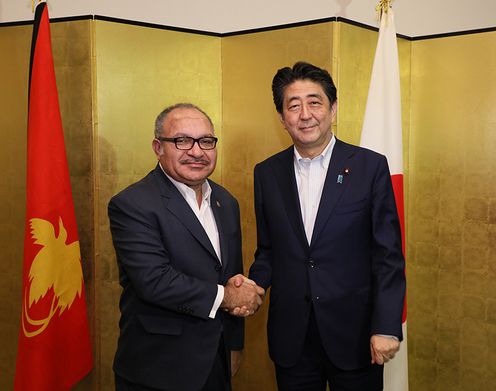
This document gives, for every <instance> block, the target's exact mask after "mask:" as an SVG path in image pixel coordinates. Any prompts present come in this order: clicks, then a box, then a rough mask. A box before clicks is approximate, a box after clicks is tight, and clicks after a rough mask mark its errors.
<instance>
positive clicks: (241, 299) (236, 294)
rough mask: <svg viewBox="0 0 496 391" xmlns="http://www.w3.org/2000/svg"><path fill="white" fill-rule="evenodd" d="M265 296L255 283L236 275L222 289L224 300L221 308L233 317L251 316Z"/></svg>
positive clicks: (263, 291)
mask: <svg viewBox="0 0 496 391" xmlns="http://www.w3.org/2000/svg"><path fill="white" fill-rule="evenodd" d="M264 296H265V290H264V289H263V288H261V287H259V286H258V285H257V284H256V283H255V281H253V280H250V279H249V278H247V277H245V276H243V275H242V274H236V275H235V276H233V277H231V278H230V279H229V280H228V281H227V284H226V285H225V287H224V300H223V301H222V304H221V308H222V309H223V310H224V311H227V312H229V313H230V314H231V315H235V316H242V317H245V316H249V315H253V314H254V313H255V312H256V311H257V310H258V308H259V307H260V305H261V304H262V300H263V298H264Z"/></svg>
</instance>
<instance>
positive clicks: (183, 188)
mask: <svg viewBox="0 0 496 391" xmlns="http://www.w3.org/2000/svg"><path fill="white" fill-rule="evenodd" d="M158 164H159V166H160V169H161V170H162V172H163V173H164V174H165V175H166V176H167V178H169V180H170V181H171V182H172V184H173V185H174V186H176V188H177V190H179V193H181V195H182V196H183V197H184V198H187V197H193V199H196V193H195V191H194V190H193V189H192V188H191V187H189V186H188V185H186V184H184V183H182V182H179V181H176V180H175V179H174V178H172V177H171V176H170V175H169V174H167V173H166V172H165V170H164V168H163V167H162V164H161V163H160V162H159V163H158ZM211 194H212V188H211V187H210V183H208V181H207V180H206V179H205V181H204V182H203V183H202V199H203V201H205V202H206V203H207V204H208V205H210V196H211Z"/></svg>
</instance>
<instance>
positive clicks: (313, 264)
mask: <svg viewBox="0 0 496 391" xmlns="http://www.w3.org/2000/svg"><path fill="white" fill-rule="evenodd" d="M308 267H311V268H314V267H315V262H314V261H312V260H311V259H309V260H308Z"/></svg>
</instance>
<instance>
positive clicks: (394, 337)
mask: <svg viewBox="0 0 496 391" xmlns="http://www.w3.org/2000/svg"><path fill="white" fill-rule="evenodd" d="M374 335H378V336H379V337H386V338H392V339H395V340H396V341H399V340H400V339H399V338H398V337H397V336H396V335H387V334H374Z"/></svg>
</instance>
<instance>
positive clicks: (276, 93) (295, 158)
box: [250, 62, 405, 391]
mask: <svg viewBox="0 0 496 391" xmlns="http://www.w3.org/2000/svg"><path fill="white" fill-rule="evenodd" d="M272 91H273V98H274V103H275V106H276V109H277V112H278V113H279V116H280V120H281V122H282V124H283V126H284V127H285V129H286V130H287V131H288V133H289V135H290V136H291V138H292V140H293V144H294V145H293V146H291V147H289V148H288V149H286V150H284V151H282V152H280V153H278V154H276V155H274V156H272V157H270V158H268V159H267V160H265V161H264V162H262V163H259V164H258V165H257V166H256V167H255V212H256V218H257V251H256V253H255V261H254V263H253V265H252V266H251V268H250V278H251V279H252V280H254V281H255V282H256V283H257V284H258V285H260V286H261V287H263V288H265V289H267V288H269V287H271V292H270V307H269V319H268V338H269V352H270V356H271V358H272V360H273V361H274V363H275V367H276V377H277V383H278V386H279V389H281V390H284V391H292V390H305V391H314V390H315V391H323V390H325V389H326V386H327V384H328V385H329V386H330V389H331V390H332V391H341V390H342V391H344V390H347V391H350V390H352V391H369V390H370V391H375V390H382V388H383V380H382V377H383V363H384V362H387V361H389V360H390V359H392V358H393V357H394V355H395V353H396V352H397V351H398V349H399V346H400V341H401V339H402V331H401V317H402V311H403V301H404V295H405V276H404V259H403V255H402V247H401V235H400V225H399V219H398V215H397V211H396V205H395V200H394V194H393V189H392V185H391V180H390V173H389V168H388V164H387V161H386V158H385V157H384V156H382V155H379V154H377V153H375V152H372V151H370V150H366V149H364V148H359V147H356V146H353V145H350V144H347V143H344V142H342V141H340V140H338V139H336V137H335V136H334V134H333V133H332V129H331V125H332V122H333V121H334V119H335V116H336V110H337V97H336V87H335V86H334V83H333V81H332V78H331V76H330V75H329V73H328V72H327V71H326V70H324V69H321V68H318V67H316V66H314V65H311V64H308V63H303V62H299V63H296V64H295V65H294V66H293V67H292V68H289V67H286V68H282V69H280V70H279V71H278V72H277V73H276V75H275V77H274V79H273V83H272Z"/></svg>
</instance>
